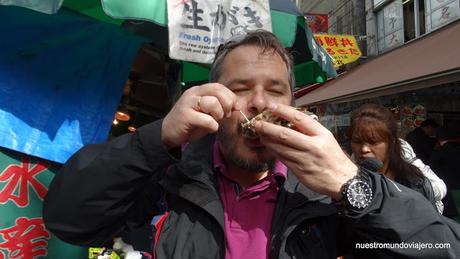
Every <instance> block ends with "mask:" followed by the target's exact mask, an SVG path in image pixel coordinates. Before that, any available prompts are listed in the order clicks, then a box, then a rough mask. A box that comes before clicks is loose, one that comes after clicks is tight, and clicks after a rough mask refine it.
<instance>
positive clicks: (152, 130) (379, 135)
mask: <svg viewBox="0 0 460 259" xmlns="http://www.w3.org/2000/svg"><path fill="white" fill-rule="evenodd" d="M294 82H295V80H294V76H293V73H292V58H291V56H290V54H289V53H288V52H287V51H286V49H285V48H284V47H283V46H282V45H281V43H280V42H279V41H278V39H277V38H276V37H275V36H274V35H273V34H272V33H269V32H265V31H256V32H251V33H248V34H247V35H245V36H238V37H235V38H231V39H230V40H228V41H227V42H226V43H225V44H223V45H222V46H221V47H220V48H219V51H218V53H217V54H216V57H215V60H214V63H213V64H212V67H211V76H210V83H208V84H203V85H198V86H195V87H192V88H190V89H188V90H187V91H185V92H184V93H183V94H182V95H181V97H180V98H179V99H178V101H177V102H176V104H175V105H174V107H173V108H172V109H171V111H170V112H169V113H168V114H167V115H166V116H165V118H164V119H162V120H159V121H155V122H153V123H150V124H148V125H146V126H144V127H142V128H139V129H138V130H137V131H136V132H134V133H130V134H126V135H123V136H120V137H118V138H115V139H113V140H110V141H109V142H106V143H102V144H95V145H88V146H85V147H83V148H82V149H81V150H80V151H79V152H77V153H76V154H75V155H73V156H72V158H71V159H69V161H68V162H67V163H66V164H65V165H64V166H63V167H62V169H61V171H60V172H59V173H58V174H57V175H56V177H55V178H54V179H53V182H52V183H51V185H50V188H49V191H48V194H47V196H46V198H45V201H44V210H43V215H44V222H45V224H46V227H47V228H48V229H49V230H51V231H52V232H53V233H54V234H55V235H56V236H58V237H59V238H61V239H62V240H64V241H66V242H69V243H73V244H78V245H84V246H110V243H111V242H112V241H113V239H114V237H118V236H122V235H123V234H125V233H127V232H131V231H134V230H135V229H137V228H139V227H141V226H143V225H145V224H150V222H151V221H152V219H153V218H155V219H157V220H156V222H155V226H156V234H155V235H154V239H155V240H154V247H153V248H152V251H150V252H152V253H153V254H154V256H155V258H227V259H230V258H337V257H339V256H345V257H350V256H351V257H352V258H370V257H371V256H372V257H373V258H419V257H422V258H456V257H457V256H458V255H460V225H459V224H458V223H456V222H455V221H453V220H451V219H449V218H447V217H444V216H443V215H442V214H441V213H440V212H441V211H442V203H441V204H440V201H441V198H442V196H444V195H445V192H446V190H445V189H446V188H445V185H444V183H443V181H442V180H440V179H439V178H438V177H436V175H435V174H434V173H433V172H431V171H429V172H428V173H427V170H425V169H424V166H425V164H424V163H421V161H420V160H417V158H416V157H414V155H413V152H411V151H412V150H411V149H410V146H408V145H407V143H406V142H404V141H402V140H401V139H399V138H398V135H397V132H396V123H395V121H394V118H393V117H392V115H391V114H389V112H388V110H387V109H386V108H384V107H382V106H379V105H365V106H363V107H361V108H359V109H358V110H357V111H356V112H355V113H354V114H353V116H352V121H351V124H352V131H351V134H352V135H351V136H352V137H351V140H352V144H351V145H352V151H353V156H352V157H351V158H350V156H349V155H348V154H346V153H345V152H344V151H343V150H342V148H341V147H340V145H339V144H338V142H337V141H336V139H335V138H334V136H333V134H332V133H331V132H330V131H329V130H327V129H326V128H325V127H323V126H322V125H321V124H320V123H319V122H318V121H316V120H314V119H313V118H311V117H310V116H308V115H306V114H305V113H303V112H301V111H299V110H297V109H295V108H294V107H292V106H291V104H292V103H293V86H294ZM266 110H269V111H270V112H271V114H273V115H274V116H277V117H279V118H282V119H284V120H286V121H288V122H289V125H290V127H284V126H282V125H276V124H273V123H270V122H267V121H264V120H254V123H253V125H251V126H252V128H253V129H254V131H255V137H251V138H248V137H246V136H244V135H243V134H242V128H241V124H242V123H243V122H245V121H246V120H247V119H248V118H245V116H247V117H249V120H250V119H251V118H253V117H255V116H256V115H258V114H260V113H262V112H263V111H266ZM242 114H244V116H243V115H242ZM450 143H451V142H450V140H447V141H446V142H445V143H443V145H442V147H445V149H446V151H444V152H448V153H450V151H448V150H447V149H449V150H450V149H451V148H454V147H451V146H452V145H451V144H450ZM457 149H458V148H457ZM415 151H416V152H417V150H415ZM434 155H435V154H433V157H436V156H434ZM438 161H440V160H438ZM438 165H439V166H441V167H442V166H444V165H445V163H444V162H439V163H438ZM433 169H435V172H436V173H438V172H437V171H436V170H441V169H438V167H435V166H434V164H433ZM442 170H444V169H442ZM445 170H448V169H445ZM446 182H447V180H446ZM447 186H448V187H450V186H449V183H448V184H447ZM76 187H78V188H76ZM363 244H367V249H360V248H362V247H361V245H363ZM385 244H387V245H385ZM404 244H406V245H404ZM409 244H411V245H412V246H413V247H408V245H409ZM436 244H445V245H444V246H443V247H442V248H439V247H437V248H438V249H436V248H434V246H435V245H436ZM422 245H423V249H422V248H420V246H422ZM369 246H370V247H369ZM425 248H426V249H425Z"/></svg>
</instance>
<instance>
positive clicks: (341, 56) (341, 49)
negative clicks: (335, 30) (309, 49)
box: [315, 34, 362, 68]
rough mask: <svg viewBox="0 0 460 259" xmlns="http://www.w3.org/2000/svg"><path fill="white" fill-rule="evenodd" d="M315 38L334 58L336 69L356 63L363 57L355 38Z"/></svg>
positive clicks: (324, 36) (336, 36)
mask: <svg viewBox="0 0 460 259" xmlns="http://www.w3.org/2000/svg"><path fill="white" fill-rule="evenodd" d="M315 38H316V41H317V42H318V43H319V44H320V45H321V47H323V49H325V50H326V51H327V53H329V55H330V56H331V57H332V59H333V62H334V67H336V68H337V67H340V66H342V65H344V64H347V63H351V62H354V61H356V60H357V59H358V58H359V57H361V55H362V54H361V50H359V46H358V43H357V42H356V39H355V37H354V36H350V35H335V34H315Z"/></svg>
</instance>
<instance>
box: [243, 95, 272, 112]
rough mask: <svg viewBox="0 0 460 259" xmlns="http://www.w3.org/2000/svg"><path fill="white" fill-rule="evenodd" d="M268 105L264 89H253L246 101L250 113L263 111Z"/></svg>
mask: <svg viewBox="0 0 460 259" xmlns="http://www.w3.org/2000/svg"><path fill="white" fill-rule="evenodd" d="M267 105H268V100H267V96H266V94H265V91H254V92H253V93H252V94H251V97H250V99H249V102H248V109H249V111H250V112H251V113H254V114H258V113H261V112H263V111H264V110H265V109H266V108H267Z"/></svg>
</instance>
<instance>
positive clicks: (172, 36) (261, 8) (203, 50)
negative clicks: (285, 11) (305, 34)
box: [168, 0, 271, 63]
mask: <svg viewBox="0 0 460 259" xmlns="http://www.w3.org/2000/svg"><path fill="white" fill-rule="evenodd" d="M168 28H169V56H170V57H171V58H173V59H178V60H187V61H193V62H199V63H211V62H212V60H213V59H214V55H215V53H216V52H217V48H218V46H219V45H220V44H221V43H223V42H224V41H225V40H226V39H228V38H230V37H231V36H235V35H239V34H244V33H246V32H248V31H252V30H257V29H264V30H267V31H271V17H270V8H269V4H268V0H257V1H244V0H230V1H224V0H219V1H215V0H190V1H183V0H168Z"/></svg>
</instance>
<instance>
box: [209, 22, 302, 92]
mask: <svg viewBox="0 0 460 259" xmlns="http://www.w3.org/2000/svg"><path fill="white" fill-rule="evenodd" d="M242 45H253V46H258V47H260V49H261V51H260V53H261V54H266V53H269V54H275V53H276V54H278V55H279V56H280V57H281V58H282V59H283V61H284V63H285V64H286V67H287V70H288V73H289V84H290V86H291V89H294V87H295V76H294V72H293V66H294V65H293V63H294V62H293V58H292V55H291V54H290V53H289V52H288V51H287V50H286V49H285V48H284V46H283V45H282V44H281V42H280V41H279V40H278V38H277V37H276V36H275V35H274V34H273V33H271V32H269V31H265V30H256V31H251V32H248V33H247V34H243V35H237V36H234V37H232V38H230V39H228V40H227V41H226V42H225V43H224V44H221V45H220V46H219V49H218V50H217V53H216V56H215V58H214V62H213V63H212V65H211V72H210V75H209V81H210V82H217V80H218V79H219V77H220V73H221V71H220V70H221V68H222V64H223V62H224V60H225V57H226V56H227V54H228V53H230V52H231V51H232V50H233V49H235V48H236V47H238V46H242Z"/></svg>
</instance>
